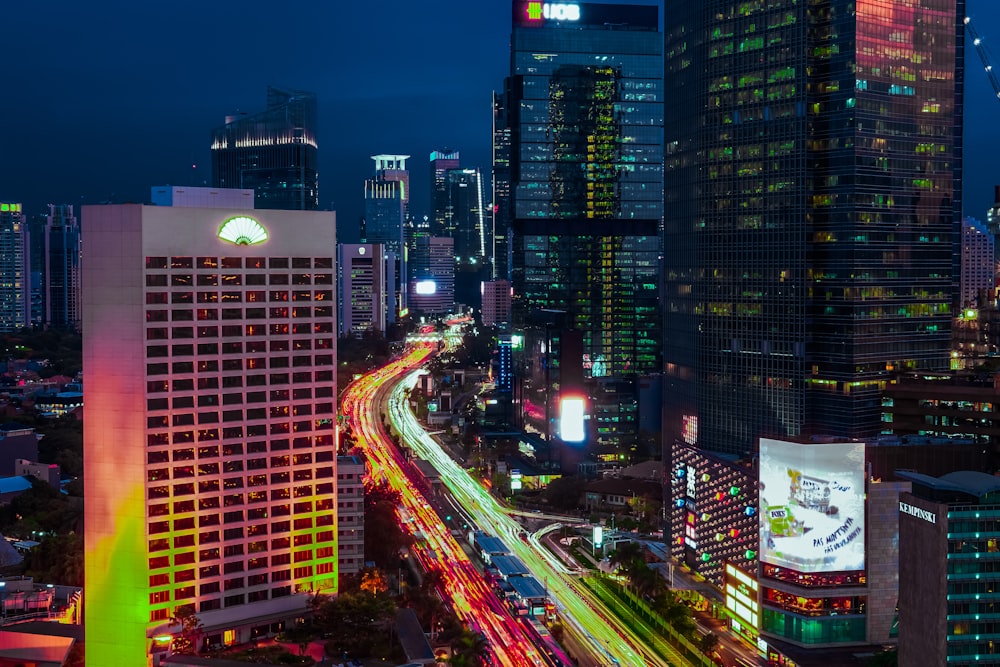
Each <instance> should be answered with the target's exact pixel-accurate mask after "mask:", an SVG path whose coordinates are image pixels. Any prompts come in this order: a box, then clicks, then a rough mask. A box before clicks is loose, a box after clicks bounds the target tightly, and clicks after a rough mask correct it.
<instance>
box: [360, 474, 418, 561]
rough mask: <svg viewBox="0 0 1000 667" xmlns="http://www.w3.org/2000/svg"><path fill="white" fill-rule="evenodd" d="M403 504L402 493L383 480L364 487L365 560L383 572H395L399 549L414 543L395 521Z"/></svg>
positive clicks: (397, 521)
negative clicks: (399, 507) (401, 503)
mask: <svg viewBox="0 0 1000 667" xmlns="http://www.w3.org/2000/svg"><path fill="white" fill-rule="evenodd" d="M400 501H401V498H400V495H399V493H398V492H396V491H393V490H392V488H390V487H389V485H388V484H387V483H386V482H384V481H382V482H369V483H368V484H366V485H365V560H368V561H373V562H374V563H375V566H376V567H379V568H381V569H383V570H395V569H396V567H397V565H398V564H399V552H400V550H401V549H404V548H406V547H408V546H409V545H410V544H411V543H412V542H413V538H412V537H411V536H410V535H408V534H406V533H405V532H403V530H402V529H401V528H400V527H399V520H398V519H397V518H396V507H397V506H398V505H399V503H400Z"/></svg>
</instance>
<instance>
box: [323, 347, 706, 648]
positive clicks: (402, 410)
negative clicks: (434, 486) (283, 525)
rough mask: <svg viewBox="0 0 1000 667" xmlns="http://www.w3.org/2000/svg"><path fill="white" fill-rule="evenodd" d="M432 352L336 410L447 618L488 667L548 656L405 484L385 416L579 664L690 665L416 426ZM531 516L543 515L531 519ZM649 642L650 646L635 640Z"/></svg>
mask: <svg viewBox="0 0 1000 667" xmlns="http://www.w3.org/2000/svg"><path fill="white" fill-rule="evenodd" d="M436 349H437V345H436V344H435V343H433V342H425V343H422V344H420V345H418V346H416V347H413V348H411V350H410V351H409V352H408V353H407V354H406V355H405V356H404V357H403V358H401V359H399V360H397V361H394V362H391V363H390V364H388V365H387V366H385V367H383V368H381V369H379V370H377V371H374V372H373V373H370V374H368V375H366V376H364V377H362V378H360V379H359V380H356V381H355V382H354V383H352V384H351V386H350V387H348V389H347V390H346V391H345V393H344V397H343V403H342V407H343V413H344V415H345V417H346V420H347V423H348V425H349V426H350V427H351V429H352V430H353V431H354V433H355V435H356V437H357V441H358V443H359V445H360V446H361V447H362V448H363V450H364V452H365V454H366V456H367V457H368V460H369V469H370V471H371V474H372V476H373V477H375V478H376V479H386V480H387V481H388V482H389V484H390V485H391V487H392V488H393V489H395V490H397V491H399V492H400V494H401V497H402V507H403V509H404V512H403V513H402V514H404V516H405V518H406V519H408V521H407V527H408V529H409V530H411V531H412V532H414V533H416V534H418V535H419V536H420V538H421V539H420V542H419V545H418V547H417V556H418V558H420V559H421V562H422V563H423V564H424V565H425V566H426V567H429V568H431V569H436V570H438V571H440V572H441V574H442V577H443V581H444V590H443V591H442V593H443V595H444V596H446V597H447V598H449V599H450V601H451V603H452V605H453V608H454V609H455V611H456V612H457V613H458V614H459V615H460V616H461V617H462V618H463V619H464V620H466V622H468V623H469V624H470V626H472V627H474V628H476V629H477V630H479V631H481V632H482V633H483V635H484V636H485V637H486V640H487V642H488V643H489V645H490V650H491V651H492V652H493V657H494V663H495V664H497V665H505V666H506V665H547V664H552V659H551V658H549V657H548V656H546V655H545V653H544V652H543V651H541V650H540V649H539V648H538V647H536V646H534V645H533V644H532V643H531V639H530V637H529V635H528V633H526V632H525V631H524V626H523V625H522V624H521V622H519V621H517V620H515V619H513V618H512V617H511V616H510V614H509V612H508V611H507V609H506V607H505V605H503V604H501V603H500V602H499V600H498V599H497V597H496V596H495V595H494V594H493V592H492V591H491V590H490V588H489V586H488V585H487V584H486V582H485V581H484V580H483V578H482V576H481V575H480V574H479V572H478V570H476V568H475V567H474V566H473V564H472V563H471V562H470V561H469V559H468V556H467V555H466V553H465V552H464V551H463V549H462V548H461V546H460V545H459V544H458V543H457V541H456V540H455V539H454V538H453V537H452V535H451V533H450V531H449V530H448V528H447V526H445V525H444V522H443V521H442V520H441V518H440V516H438V514H437V513H436V512H435V511H434V509H433V508H431V506H430V504H429V503H428V502H427V499H425V498H424V497H423V496H422V494H421V493H420V492H419V491H418V490H416V488H415V487H414V486H413V485H412V484H411V483H410V481H409V479H408V478H407V475H406V473H405V471H404V467H403V466H404V463H403V461H402V460H401V458H400V455H399V453H398V452H397V450H396V449H395V447H394V446H393V444H392V442H391V440H390V439H389V437H388V435H387V434H386V433H385V428H384V425H383V424H382V419H383V409H385V410H386V413H385V416H386V417H387V419H388V421H389V422H390V423H391V424H392V426H393V427H394V428H395V430H396V431H397V432H398V433H399V434H400V436H401V438H402V440H403V442H404V443H405V444H406V445H407V446H408V447H409V448H410V449H411V450H412V451H413V452H414V453H415V454H416V455H417V456H419V457H420V458H423V459H426V460H427V461H429V462H430V463H431V464H432V465H434V467H435V468H436V469H437V470H438V472H439V474H440V475H441V479H442V481H443V483H444V484H445V486H446V487H447V489H448V491H449V492H450V493H451V494H452V496H453V498H454V500H455V501H456V502H457V503H458V505H459V506H460V507H461V508H462V510H463V512H464V513H465V515H466V516H467V517H468V519H469V520H470V521H471V522H472V524H474V525H475V526H477V527H478V528H479V529H481V530H484V531H486V532H488V533H491V534H493V535H496V536H497V537H499V538H501V539H502V540H503V541H504V543H505V544H506V545H507V546H508V548H509V549H510V550H511V552H512V553H514V554H515V555H516V556H517V557H518V558H520V559H521V560H522V561H523V562H524V563H525V565H526V566H527V568H528V569H529V570H530V571H531V572H532V574H533V575H534V576H535V577H536V578H537V579H538V581H540V582H544V585H545V587H546V589H547V592H548V595H549V597H550V599H551V600H552V601H553V603H554V604H555V606H556V608H557V610H558V612H559V615H560V618H561V619H562V621H563V626H564V629H565V631H566V633H567V634H568V635H569V641H568V642H567V644H568V645H569V646H572V647H573V653H574V654H575V657H576V658H577V659H578V660H579V661H580V664H581V665H585V666H591V665H593V666H598V665H600V666H609V665H628V666H630V667H631V666H636V667H638V666H641V665H650V666H664V665H674V666H677V667H683V666H685V665H688V664H690V663H689V662H688V661H687V660H685V659H684V658H683V657H682V656H681V655H680V654H678V653H677V652H676V651H675V650H674V649H673V647H671V646H670V645H669V644H668V643H667V642H666V641H664V640H663V639H662V638H660V637H658V636H657V635H656V633H655V632H653V633H650V632H646V631H643V630H642V629H641V628H638V627H633V626H635V624H637V623H639V622H640V621H639V619H632V620H630V621H629V622H625V621H623V620H622V619H621V617H620V616H619V615H618V614H616V613H615V612H614V611H613V610H611V609H609V608H608V607H607V606H606V605H605V604H604V603H603V602H602V601H601V600H600V599H599V598H598V597H597V596H596V595H595V594H594V593H593V592H592V591H591V590H590V589H589V588H588V587H587V586H586V585H584V583H583V582H582V581H581V580H580V574H581V573H580V569H579V568H578V567H576V566H575V565H574V564H569V563H567V562H564V560H562V559H560V558H558V557H556V556H555V555H553V554H552V553H551V552H550V551H549V550H547V549H545V548H544V547H543V546H542V545H541V544H540V543H539V542H538V541H537V539H532V538H531V537H530V536H528V535H527V534H526V533H525V531H524V529H523V528H522V526H521V525H520V524H519V523H518V522H517V520H515V518H514V517H513V516H512V514H517V513H516V512H511V510H510V509H509V508H507V507H505V506H502V505H501V504H499V503H498V502H497V501H496V499H495V498H494V497H493V496H492V495H491V494H490V493H489V492H488V491H487V490H486V489H485V488H484V487H483V486H482V485H481V484H480V483H479V481H478V480H476V479H475V478H473V477H472V476H471V475H470V474H469V473H468V472H467V471H466V470H465V469H463V468H462V467H461V466H459V465H458V464H457V463H456V462H455V461H454V460H453V459H452V458H451V457H450V456H449V455H448V454H446V453H445V452H444V451H443V450H442V448H441V447H440V445H439V444H438V443H437V442H436V441H435V440H434V438H433V437H432V436H431V435H429V434H428V433H427V432H426V430H425V429H424V428H423V427H422V426H421V424H420V423H419V422H418V421H417V419H416V417H415V415H414V414H413V412H412V411H411V410H410V408H409V405H408V395H409V391H410V390H411V389H412V387H413V386H414V385H415V384H416V382H417V378H418V377H419V375H420V371H419V370H418V369H419V366H420V365H421V364H423V363H424V362H425V361H426V360H427V359H428V358H429V357H430V356H432V355H433V354H434V352H435V351H436ZM534 516H535V518H545V517H537V515H534ZM643 634H644V635H645V636H647V637H652V638H653V639H651V644H652V645H650V644H647V643H645V642H644V641H643V640H642V639H641V638H640V636H641V635H643Z"/></svg>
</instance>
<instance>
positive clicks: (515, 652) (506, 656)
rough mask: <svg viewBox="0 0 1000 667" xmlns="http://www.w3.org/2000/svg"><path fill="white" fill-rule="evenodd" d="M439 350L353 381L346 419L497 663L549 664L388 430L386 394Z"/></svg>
mask: <svg viewBox="0 0 1000 667" xmlns="http://www.w3.org/2000/svg"><path fill="white" fill-rule="evenodd" d="M435 349H436V345H421V346H419V347H415V348H413V349H412V350H411V351H410V352H409V353H408V354H406V355H405V356H404V357H403V358H401V359H398V360H396V361H394V362H391V363H390V364H388V365H387V366H384V367H383V368H380V369H379V370H377V371H375V372H373V373H370V374H368V375H366V376H364V377H362V378H360V379H358V380H356V381H355V382H353V383H352V384H351V385H350V386H349V387H348V388H347V390H346V391H345V392H344V396H343V399H342V410H343V414H344V416H345V418H346V421H347V424H348V425H349V426H350V427H351V429H352V431H353V432H354V434H355V436H356V438H357V441H358V443H359V445H360V446H361V447H362V448H363V450H364V452H365V455H366V456H367V458H368V465H369V474H370V476H372V477H374V478H376V479H384V480H386V481H387V482H388V483H389V485H390V487H391V488H393V489H394V490H396V491H398V492H399V493H400V497H401V506H402V508H403V510H405V514H406V516H407V517H408V518H409V521H407V523H406V525H407V528H408V529H409V530H411V531H412V532H413V533H414V534H416V535H419V536H420V540H419V542H418V544H417V545H416V547H415V553H416V555H417V558H419V559H420V561H421V564H422V565H423V566H424V567H425V568H427V569H429V570H435V571H437V572H439V573H440V574H441V581H442V587H443V590H442V591H441V592H442V594H443V595H444V596H445V597H446V598H447V599H448V600H449V601H450V602H451V604H452V608H453V609H454V610H455V612H456V613H457V614H458V615H459V616H460V617H461V618H462V619H463V620H464V621H465V622H466V623H468V625H469V626H470V627H472V628H473V629H475V630H477V631H479V632H481V633H482V634H483V636H484V637H485V639H486V641H487V643H488V645H489V651H490V654H491V656H492V657H491V660H492V664H494V665H503V666H504V667H506V666H507V665H512V666H515V667H536V666H542V665H548V664H550V663H549V662H548V659H547V657H546V656H545V655H544V654H543V653H542V652H541V651H539V649H538V648H536V647H535V645H534V644H533V643H532V641H531V639H530V638H529V636H528V634H527V633H526V631H525V628H524V627H523V626H522V625H521V623H520V622H518V621H516V620H515V619H513V618H512V617H511V616H510V613H509V612H508V611H507V610H506V609H505V608H504V606H503V605H502V604H501V603H500V602H499V600H498V599H497V597H496V595H494V594H493V592H492V591H491V590H490V588H489V586H488V585H487V584H486V582H485V581H484V580H483V578H482V576H481V575H480V573H479V571H478V570H476V568H475V567H474V566H473V564H472V563H471V562H470V561H469V558H468V557H467V556H466V554H465V552H464V551H463V550H462V548H461V546H459V544H458V543H457V542H456V541H455V538H453V537H452V535H451V533H450V532H449V531H448V529H447V528H446V527H445V526H444V524H443V522H442V521H441V519H440V517H438V515H437V513H436V512H435V511H434V510H433V509H432V508H431V507H430V505H429V504H428V502H427V500H426V499H425V498H424V497H423V496H422V494H421V493H420V492H419V491H418V490H416V489H415V488H414V487H413V486H412V485H411V484H410V482H409V480H408V478H407V476H406V473H405V471H404V468H403V465H404V463H403V462H402V460H401V459H400V457H399V454H398V452H397V451H396V450H395V447H394V446H393V444H392V442H391V440H390V439H389V437H388V435H387V434H386V433H385V430H384V428H383V426H382V423H381V418H380V414H379V412H380V411H379V408H378V406H379V405H380V404H381V403H382V402H383V399H382V398H381V395H382V394H383V393H384V392H385V391H387V390H388V389H389V388H390V387H391V386H393V384H394V383H395V382H397V381H398V378H400V377H401V376H403V375H404V374H406V373H408V372H410V371H411V370H412V369H413V368H414V367H415V366H416V365H418V364H419V363H421V362H422V361H424V360H426V359H427V357H429V356H430V355H431V354H432V353H433V351H434V350H435Z"/></svg>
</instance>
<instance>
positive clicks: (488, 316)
mask: <svg viewBox="0 0 1000 667" xmlns="http://www.w3.org/2000/svg"><path fill="white" fill-rule="evenodd" d="M480 289H481V290H482V299H483V325H484V326H488V327H495V326H497V325H498V324H505V323H509V322H510V281H508V280H487V281H485V282H483V283H480Z"/></svg>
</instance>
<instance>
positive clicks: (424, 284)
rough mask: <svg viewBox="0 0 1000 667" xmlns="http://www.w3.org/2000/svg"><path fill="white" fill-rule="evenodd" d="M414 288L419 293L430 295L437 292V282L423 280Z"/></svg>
mask: <svg viewBox="0 0 1000 667" xmlns="http://www.w3.org/2000/svg"><path fill="white" fill-rule="evenodd" d="M414 289H415V291H416V293H417V294H420V295H422V296H429V295H431V294H434V293H435V292H437V283H436V282H434V281H433V280H421V281H420V282H418V283H417V284H416V286H415V288H414Z"/></svg>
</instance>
